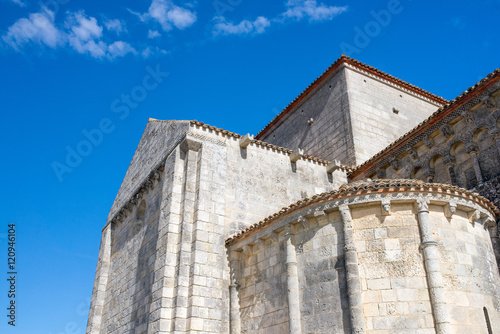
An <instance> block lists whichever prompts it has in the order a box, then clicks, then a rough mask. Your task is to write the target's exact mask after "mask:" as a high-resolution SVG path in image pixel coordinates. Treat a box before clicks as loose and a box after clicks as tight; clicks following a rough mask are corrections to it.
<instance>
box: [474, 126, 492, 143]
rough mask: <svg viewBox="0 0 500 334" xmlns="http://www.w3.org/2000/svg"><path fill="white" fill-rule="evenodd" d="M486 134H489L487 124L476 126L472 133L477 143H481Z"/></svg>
mask: <svg viewBox="0 0 500 334" xmlns="http://www.w3.org/2000/svg"><path fill="white" fill-rule="evenodd" d="M485 134H486V135H488V128H487V127H486V126H480V127H478V128H476V129H475V130H474V132H473V133H472V141H473V142H474V143H476V144H478V143H480V141H481V139H482V138H483V137H484V135H485Z"/></svg>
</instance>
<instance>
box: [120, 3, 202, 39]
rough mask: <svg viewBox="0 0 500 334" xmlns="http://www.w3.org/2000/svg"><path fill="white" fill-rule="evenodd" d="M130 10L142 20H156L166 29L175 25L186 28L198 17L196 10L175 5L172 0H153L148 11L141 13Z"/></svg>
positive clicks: (170, 28)
mask: <svg viewBox="0 0 500 334" xmlns="http://www.w3.org/2000/svg"><path fill="white" fill-rule="evenodd" d="M129 11H130V12H131V13H132V14H134V15H137V16H138V17H139V18H140V20H141V21H143V22H148V21H156V22H158V23H159V24H160V26H161V28H162V29H163V30H164V31H170V30H172V29H173V27H175V28H177V29H181V30H182V29H185V28H187V27H190V26H192V25H193V24H194V23H195V22H196V19H197V16H196V12H194V11H192V10H190V9H188V8H183V7H179V6H177V5H175V4H174V3H173V2H172V1H170V0H153V1H152V3H151V5H150V6H149V9H148V12H147V13H144V14H141V13H138V12H135V11H133V10H130V9H129Z"/></svg>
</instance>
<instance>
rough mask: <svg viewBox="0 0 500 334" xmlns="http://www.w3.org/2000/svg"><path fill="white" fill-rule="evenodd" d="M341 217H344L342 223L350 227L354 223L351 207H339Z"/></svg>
mask: <svg viewBox="0 0 500 334" xmlns="http://www.w3.org/2000/svg"><path fill="white" fill-rule="evenodd" d="M339 212H340V217H342V221H343V222H344V224H345V225H346V226H350V225H351V222H352V217H351V210H350V209H349V206H348V205H346V204H344V205H341V206H339Z"/></svg>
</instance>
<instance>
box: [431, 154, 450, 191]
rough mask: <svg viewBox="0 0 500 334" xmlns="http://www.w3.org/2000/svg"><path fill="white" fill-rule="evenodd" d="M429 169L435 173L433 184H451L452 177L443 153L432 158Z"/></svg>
mask: <svg viewBox="0 0 500 334" xmlns="http://www.w3.org/2000/svg"><path fill="white" fill-rule="evenodd" d="M429 169H430V170H433V171H434V176H433V178H432V179H433V182H436V183H448V184H451V180H450V175H449V172H448V169H447V167H446V165H445V163H444V160H443V155H442V154H441V153H436V154H434V155H433V156H432V157H431V158H430V160H429Z"/></svg>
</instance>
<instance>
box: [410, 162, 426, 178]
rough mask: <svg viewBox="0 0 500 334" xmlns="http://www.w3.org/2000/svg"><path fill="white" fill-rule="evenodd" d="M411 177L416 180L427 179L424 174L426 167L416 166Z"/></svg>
mask: <svg viewBox="0 0 500 334" xmlns="http://www.w3.org/2000/svg"><path fill="white" fill-rule="evenodd" d="M410 178H412V179H414V180H421V181H426V180H425V176H424V169H423V168H422V167H420V166H416V167H414V168H413V170H412V171H411V173H410Z"/></svg>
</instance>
